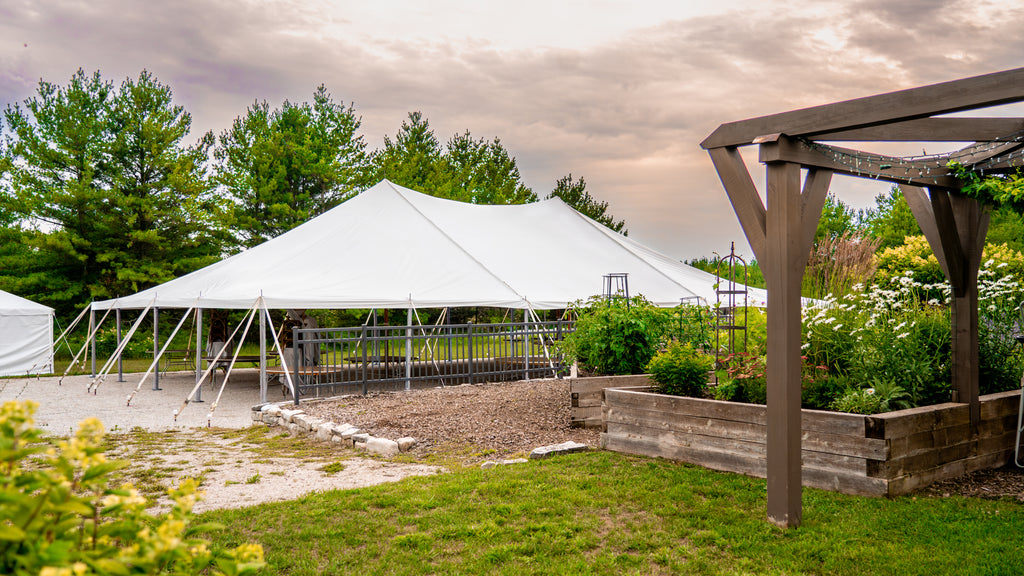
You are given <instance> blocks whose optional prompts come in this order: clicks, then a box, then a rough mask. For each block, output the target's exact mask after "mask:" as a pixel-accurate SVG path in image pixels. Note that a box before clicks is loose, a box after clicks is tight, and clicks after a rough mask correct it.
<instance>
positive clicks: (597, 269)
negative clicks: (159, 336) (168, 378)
mask: <svg viewBox="0 0 1024 576" xmlns="http://www.w3.org/2000/svg"><path fill="white" fill-rule="evenodd" d="M610 273H626V274H628V279H629V291H630V293H631V294H639V295H643V296H644V297H645V298H646V299H647V300H649V301H651V302H652V303H654V304H655V305H658V306H663V307H673V306H677V305H679V304H680V302H682V301H688V302H693V301H695V300H696V301H699V302H701V303H703V304H714V303H715V301H716V292H715V286H716V284H717V282H718V279H717V277H716V276H715V275H714V274H709V273H707V272H704V271H702V270H698V269H696V268H693V267H690V266H687V265H685V264H683V263H682V262H679V261H677V260H674V259H672V258H670V257H668V256H666V255H664V254H661V253H659V252H657V251H655V250H652V249H650V248H648V247H646V246H644V245H642V244H640V243H638V242H635V241H633V240H630V239H629V238H627V237H625V236H623V235H621V234H618V233H616V232H613V231H611V230H609V229H608V228H606V227H605V226H602V225H601V224H599V223H597V222H595V221H594V220H591V219H590V218H587V217H586V216H584V215H582V214H580V213H579V212H577V211H575V210H573V209H572V208H571V207H569V206H568V205H567V204H565V203H564V202H563V201H562V200H560V199H558V198H553V199H550V200H544V201H541V202H535V203H532V204H520V205H511V206H509V205H501V206H490V205H476V204H467V203H463V202H456V201H452V200H445V199H441V198H436V197H433V196H429V195H426V194H422V193H420V192H416V191H414V190H410V189H408V188H404V187H402V186H398V185H396V184H394V183H392V182H389V181H387V180H383V181H381V182H379V183H378V184H376V185H375V186H373V187H371V188H369V189H368V190H366V191H364V192H363V193H361V194H359V195H358V196H356V197H354V198H352V199H350V200H348V201H346V202H344V203H342V204H341V205H339V206H337V207H335V208H333V209H331V210H329V211H327V212H325V213H323V214H321V215H320V216H317V217H316V218H313V219H312V220H310V221H308V222H306V223H304V224H302V225H300V226H298V227H296V228H294V229H292V230H290V231H288V232H286V233H284V234H282V235H280V236H278V237H277V238H274V239H272V240H268V241H267V242H264V243H263V244H260V245H259V246H256V247H254V248H251V249H249V250H246V251H244V252H241V253H239V254H236V255H234V256H230V257H228V258H225V259H224V260H221V261H220V262H217V263H215V264H211V265H210V266H207V267H205V268H202V269H200V270H197V271H195V272H192V273H191V274H187V275H185V276H182V277H179V278H176V279H174V280H171V281H169V282H165V283H164V284H160V285H159V286H155V287H153V288H150V289H148V290H144V291H142V292H139V293H137V294H133V295H130V296H127V297H121V298H118V299H116V300H107V301H102V302H94V303H93V304H92V310H93V311H94V312H95V311H98V310H109V309H112V308H113V309H142V308H146V307H148V306H153V307H154V308H156V309H160V308H185V309H193V308H195V309H199V310H202V309H208V308H212V309H246V310H248V309H252V308H253V307H254V306H255V305H256V303H257V302H259V303H260V307H261V308H263V309H264V310H267V309H309V308H312V309H353V308H362V309H371V308H373V309H376V308H385V309H388V308H390V309H406V310H415V309H418V308H449V307H460V306H492V307H499V308H513V309H525V310H531V311H533V310H549V309H563V308H567V307H569V306H571V304H572V303H573V302H575V301H577V300H585V299H587V298H589V297H590V296H594V295H597V294H600V293H601V291H602V281H603V278H604V276H605V275H607V274H610ZM748 301H749V303H750V305H753V306H761V307H763V306H765V305H766V302H767V294H766V292H765V291H764V290H760V289H753V288H751V289H750V290H749V296H748ZM262 319H263V316H262V315H261V322H262ZM265 364H266V362H265V361H263V362H261V365H265ZM262 380H263V378H262V377H261V390H265V386H266V383H265V382H262Z"/></svg>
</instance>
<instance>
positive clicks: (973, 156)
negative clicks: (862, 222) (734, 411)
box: [701, 68, 1024, 527]
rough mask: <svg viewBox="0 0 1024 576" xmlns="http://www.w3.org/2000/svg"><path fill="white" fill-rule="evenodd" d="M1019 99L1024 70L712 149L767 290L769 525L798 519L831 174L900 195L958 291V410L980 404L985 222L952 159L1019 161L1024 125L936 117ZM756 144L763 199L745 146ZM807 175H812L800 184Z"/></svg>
mask: <svg viewBox="0 0 1024 576" xmlns="http://www.w3.org/2000/svg"><path fill="white" fill-rule="evenodd" d="M1021 101H1024V68H1018V69H1015V70H1008V71H1005V72H997V73H994V74H987V75H984V76H975V77H972V78H965V79H962V80H955V81H952V82H945V83H942V84H933V85H930V86H923V87H920V88H912V89H909V90H901V91H898V92H890V93H886V94H879V95H876V96H869V97H866V98H858V99H855V100H847V101H844V102H836V103H833V104H826V105H823V106H815V107H813V108H805V109H802V110H794V111H790V112H783V113H781V114H773V115H770V116H762V117H760V118H752V119H749V120H742V121H739V122H731V123H728V124H722V125H721V126H719V127H718V128H717V129H716V130H715V131H714V132H712V133H711V135H710V136H708V137H707V138H706V139H705V140H704V141H703V142H701V147H703V148H704V149H706V150H707V151H708V154H710V155H711V160H712V161H713V162H714V165H715V169H716V170H717V171H718V176H719V178H721V180H722V184H723V186H724V187H725V190H726V192H727V194H728V195H729V200H730V202H731V203H732V206H733V209H734V210H735V211H736V216H737V217H738V218H739V221H740V225H741V226H742V228H743V232H744V234H745V235H746V237H747V241H748V242H749V243H750V246H751V248H752V249H753V251H754V255H755V257H756V258H757V260H758V262H760V263H761V265H762V270H763V271H764V277H765V280H766V282H767V288H768V350H767V353H768V372H767V381H768V438H767V457H768V462H767V477H768V519H769V520H770V521H772V522H774V523H775V524H777V525H780V526H785V527H794V526H798V525H799V524H800V518H801V507H802V502H801V492H800V491H801V468H800V466H801V454H800V435H801V430H800V345H801V342H800V285H801V280H802V278H803V274H804V269H805V268H806V265H807V258H808V255H809V253H810V250H811V245H812V242H813V239H814V233H815V230H816V229H817V226H818V220H819V219H820V217H821V211H822V207H823V206H824V203H825V197H826V194H827V192H828V188H829V184H830V182H831V180H832V176H833V174H845V175H849V176H858V177H864V178H874V179H876V180H883V181H886V182H892V183H894V184H896V185H898V186H899V187H900V189H901V190H902V192H903V195H904V196H905V197H906V199H907V203H908V204H909V205H910V208H911V210H912V211H913V213H914V217H915V218H916V219H917V222H918V224H919V225H920V226H921V230H922V231H923V232H924V235H925V237H926V238H927V240H928V243H929V245H930V246H931V248H932V250H933V251H934V252H935V255H936V257H937V258H938V261H939V264H940V265H941V266H942V270H943V272H944V273H945V274H946V277H947V279H948V280H949V282H950V284H951V286H952V291H953V304H952V311H951V318H952V322H951V323H952V346H953V361H952V380H953V382H952V385H953V397H952V401H953V402H960V403H966V404H969V405H970V414H971V423H972V426H971V429H972V434H974V433H976V427H977V424H978V421H979V420H980V404H979V400H978V268H979V266H980V264H981V251H982V247H983V245H984V243H985V234H986V232H987V231H988V221H989V214H988V211H987V210H986V208H985V207H984V206H981V205H980V204H979V203H978V201H976V200H973V199H970V198H967V197H965V196H963V195H961V194H960V193H959V190H960V188H961V184H962V183H961V182H960V181H958V180H957V178H956V177H955V175H954V174H953V172H952V171H951V170H950V169H949V168H948V167H947V164H948V163H949V162H951V161H955V162H959V163H960V164H962V165H964V166H965V167H967V168H971V169H974V170H979V171H982V172H983V173H985V174H992V173H1005V172H1007V171H1010V170H1014V169H1016V168H1018V167H1019V166H1021V164H1022V154H1024V152H1022V147H1024V118H1000V117H988V118H980V117H977V118H975V117H939V116H940V115H944V114H950V113H953V112H962V111H969V110H976V109H980V108H987V107H991V106H997V105H1001V104H1008V103H1015V102H1021ZM842 141H848V142H921V143H928V142H971V143H972V144H970V145H969V146H967V147H966V148H962V149H960V150H957V151H955V152H952V153H949V154H942V155H933V156H927V155H923V156H918V157H896V156H886V155H882V154H876V153H871V152H866V151H861V150H856V149H850V148H843V147H839V146H835V145H833V144H825V142H829V143H832V142H842ZM749 145H758V147H759V157H760V161H761V162H762V163H764V164H765V165H766V170H767V177H766V190H765V199H766V202H762V201H761V197H760V195H759V194H758V190H757V188H756V186H755V184H754V182H753V180H752V179H751V177H750V174H749V172H748V171H747V168H746V166H745V165H744V163H743V159H742V158H741V156H740V151H739V148H740V147H742V146H749ZM802 170H806V177H804V178H803V183H802V184H801V174H802V172H801V171H802Z"/></svg>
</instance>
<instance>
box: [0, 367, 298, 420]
mask: <svg viewBox="0 0 1024 576" xmlns="http://www.w3.org/2000/svg"><path fill="white" fill-rule="evenodd" d="M222 378H223V375H218V378H217V388H215V387H214V386H213V385H212V384H211V383H210V382H207V383H206V384H204V385H203V390H202V398H203V400H205V402H203V403H191V404H189V405H188V406H187V407H186V408H185V409H184V410H182V411H181V413H180V414H179V415H178V418H177V420H175V418H174V411H175V410H178V409H179V408H181V405H182V402H183V401H184V400H185V398H186V397H187V396H188V394H189V393H190V392H191V391H192V388H193V387H194V386H195V375H194V374H193V373H192V372H169V373H165V374H161V375H160V388H161V389H160V390H159V391H154V390H153V377H152V376H150V378H149V380H147V381H146V382H145V384H144V385H143V386H142V389H141V390H139V392H138V394H136V395H135V397H134V398H133V399H132V403H131V406H127V405H126V400H127V397H128V395H129V394H131V393H132V392H133V391H134V390H135V388H136V387H137V386H138V384H139V381H140V380H141V379H142V374H125V382H118V381H117V373H116V372H115V373H114V374H110V375H108V376H107V377H106V379H105V380H104V381H103V382H102V383H101V384H100V385H99V387H98V388H97V390H96V394H95V395H93V394H89V393H87V392H86V389H87V388H88V387H89V382H90V381H91V380H92V378H91V377H89V376H68V377H66V378H64V380H63V383H62V384H58V382H59V381H60V378H58V377H55V376H51V377H43V378H38V379H37V378H3V379H0V402H6V401H7V400H15V399H19V400H35V401H36V402H38V403H39V409H38V410H37V411H36V425H38V426H39V427H40V428H43V429H44V430H46V431H47V432H51V433H53V434H61V435H66V434H68V433H69V432H70V431H73V430H76V429H77V428H78V423H79V422H81V421H82V420H84V419H85V418H87V417H89V416H95V417H97V418H99V419H100V421H101V422H103V426H104V427H105V428H106V429H107V431H127V430H131V429H132V428H135V427H139V428H143V429H145V430H150V431H159V430H174V429H183V428H194V427H205V426H206V424H207V416H208V415H209V414H210V408H211V407H212V406H213V400H214V399H215V398H216V397H217V393H218V390H219V387H220V383H221V381H222ZM258 378H259V374H258V373H257V371H256V370H253V369H244V370H238V371H236V372H233V373H232V375H231V381H230V383H229V385H228V386H227V387H226V388H225V389H224V394H223V396H222V397H221V399H220V402H219V403H218V405H217V408H216V410H215V411H214V412H213V415H212V418H211V419H210V423H211V424H212V425H213V426H219V427H222V428H243V427H246V426H249V425H250V424H252V416H251V415H250V411H251V409H252V406H253V405H255V404H258V403H259V399H260V390H259V379H258ZM274 390H275V391H276V390H277V388H275V389H274ZM278 396H280V394H278Z"/></svg>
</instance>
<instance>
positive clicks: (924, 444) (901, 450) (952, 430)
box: [889, 422, 971, 459]
mask: <svg viewBox="0 0 1024 576" xmlns="http://www.w3.org/2000/svg"><path fill="white" fill-rule="evenodd" d="M969 440H971V424H970V422H964V423H963V424H959V425H956V426H949V427H945V428H932V429H928V430H922V431H920V432H915V433H913V434H908V435H906V436H899V437H896V438H892V439H890V440H889V458H891V459H896V458H906V457H909V456H916V455H918V454H923V453H925V452H929V451H931V450H936V449H940V448H944V447H946V446H952V445H954V444H960V443H962V442H965V441H969Z"/></svg>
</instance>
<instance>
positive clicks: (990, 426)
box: [978, 414, 1017, 438]
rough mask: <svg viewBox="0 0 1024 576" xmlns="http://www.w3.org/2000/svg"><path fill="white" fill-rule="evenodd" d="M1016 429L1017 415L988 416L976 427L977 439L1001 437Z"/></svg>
mask: <svg viewBox="0 0 1024 576" xmlns="http://www.w3.org/2000/svg"><path fill="white" fill-rule="evenodd" d="M1016 429H1017V415H1016V414H1006V415H1005V416H990V417H988V418H982V420H981V424H979V425H978V438H991V437H993V436H1002V435H1003V434H1007V433H1010V432H1013V431H1014V430H1016Z"/></svg>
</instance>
